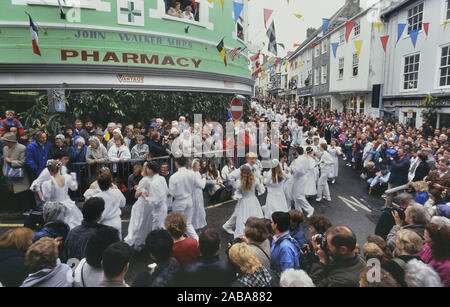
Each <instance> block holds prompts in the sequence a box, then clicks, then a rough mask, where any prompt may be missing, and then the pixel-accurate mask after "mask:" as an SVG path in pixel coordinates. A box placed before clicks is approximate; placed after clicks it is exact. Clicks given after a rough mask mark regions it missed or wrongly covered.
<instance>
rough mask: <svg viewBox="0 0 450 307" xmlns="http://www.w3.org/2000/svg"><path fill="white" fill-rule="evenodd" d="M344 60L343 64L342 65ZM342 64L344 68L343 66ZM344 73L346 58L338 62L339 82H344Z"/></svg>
mask: <svg viewBox="0 0 450 307" xmlns="http://www.w3.org/2000/svg"><path fill="white" fill-rule="evenodd" d="M341 60H342V63H341ZM341 64H342V66H341ZM341 70H342V75H341ZM344 71H345V58H344V57H342V58H339V60H338V80H343V79H344Z"/></svg>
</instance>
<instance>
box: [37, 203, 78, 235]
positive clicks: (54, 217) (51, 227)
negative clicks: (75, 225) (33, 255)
mask: <svg viewBox="0 0 450 307" xmlns="http://www.w3.org/2000/svg"><path fill="white" fill-rule="evenodd" d="M67 215H68V209H67V207H66V206H65V205H64V204H63V203H61V202H47V203H45V205H44V207H43V209H42V218H43V219H44V223H45V224H44V226H43V227H42V229H40V230H39V231H36V233H35V234H34V237H33V240H32V241H33V243H34V242H36V241H39V240H40V239H41V238H44V237H49V238H53V239H57V240H58V241H60V242H61V243H63V242H64V241H65V240H66V237H67V235H68V234H69V231H70V227H69V225H67V224H66V223H65V222H64V221H65V219H66V216H67Z"/></svg>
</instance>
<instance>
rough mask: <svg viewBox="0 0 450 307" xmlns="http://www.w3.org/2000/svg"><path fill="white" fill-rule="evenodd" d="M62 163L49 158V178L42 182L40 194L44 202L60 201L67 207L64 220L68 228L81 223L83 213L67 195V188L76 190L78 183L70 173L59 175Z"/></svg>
mask: <svg viewBox="0 0 450 307" xmlns="http://www.w3.org/2000/svg"><path fill="white" fill-rule="evenodd" d="M62 166H63V165H62V163H61V162H60V161H57V160H49V161H48V162H47V169H48V171H49V173H50V176H51V178H50V180H48V181H45V182H44V183H43V184H42V195H43V199H44V201H45V202H60V203H62V204H64V206H65V207H66V208H67V211H66V212H67V214H66V216H65V219H64V222H65V223H66V224H67V225H69V227H70V229H72V228H74V227H76V226H79V225H81V222H82V221H83V214H82V213H81V211H80V209H78V207H77V206H76V205H75V202H74V201H73V200H71V199H70V197H69V193H68V191H69V189H70V190H72V191H76V190H77V189H78V183H77V181H76V179H75V178H74V177H73V176H71V175H67V174H64V175H61V174H60V171H61V168H62Z"/></svg>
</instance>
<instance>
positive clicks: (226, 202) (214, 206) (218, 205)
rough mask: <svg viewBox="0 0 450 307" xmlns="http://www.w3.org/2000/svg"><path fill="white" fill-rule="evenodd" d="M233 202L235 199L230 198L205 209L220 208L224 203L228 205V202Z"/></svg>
mask: <svg viewBox="0 0 450 307" xmlns="http://www.w3.org/2000/svg"><path fill="white" fill-rule="evenodd" d="M232 202H234V200H233V199H230V200H227V201H224V202H222V203H218V204H216V205H212V206H209V207H206V208H205V210H208V209H214V208H218V207H221V206H223V205H226V204H229V203H232Z"/></svg>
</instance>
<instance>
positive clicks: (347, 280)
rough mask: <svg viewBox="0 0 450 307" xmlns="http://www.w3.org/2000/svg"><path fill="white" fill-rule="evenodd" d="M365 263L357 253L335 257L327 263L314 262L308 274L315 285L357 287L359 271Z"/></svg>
mask: <svg viewBox="0 0 450 307" xmlns="http://www.w3.org/2000/svg"><path fill="white" fill-rule="evenodd" d="M365 266H366V263H365V262H364V260H363V259H362V258H361V256H359V255H355V256H354V257H353V258H349V259H335V260H331V261H329V262H328V263H327V264H323V263H321V262H316V263H314V264H313V265H312V268H311V271H310V274H309V276H310V277H311V279H312V280H313V282H314V284H315V285H316V286H317V287H358V286H359V273H360V272H361V270H362V269H363V268H364V267H365Z"/></svg>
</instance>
